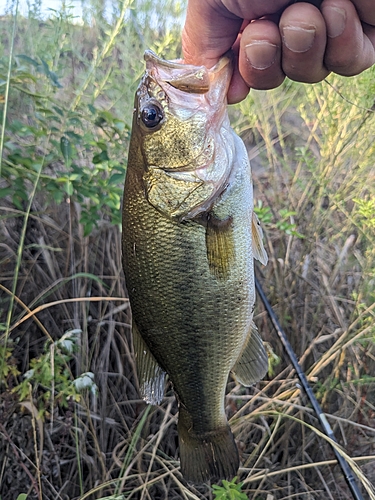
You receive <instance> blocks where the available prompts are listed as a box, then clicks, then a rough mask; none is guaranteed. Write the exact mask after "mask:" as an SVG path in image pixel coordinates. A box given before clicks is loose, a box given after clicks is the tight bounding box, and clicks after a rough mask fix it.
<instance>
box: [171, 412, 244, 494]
mask: <svg viewBox="0 0 375 500" xmlns="http://www.w3.org/2000/svg"><path fill="white" fill-rule="evenodd" d="M178 435H179V443H180V459H181V472H182V475H183V476H184V478H185V479H186V481H188V482H191V483H194V484H201V483H204V482H206V481H209V480H210V479H211V480H212V481H215V482H217V481H219V480H220V479H232V478H233V477H234V476H235V475H236V474H237V471H238V467H239V457H238V450H237V446H236V443H235V442H234V437H233V434H232V431H231V430H230V428H229V425H226V426H225V427H220V428H219V429H215V430H213V431H210V432H206V433H204V434H193V433H192V432H191V431H190V432H189V430H188V428H187V427H186V426H185V425H184V424H183V423H182V419H181V407H180V417H179V422H178Z"/></svg>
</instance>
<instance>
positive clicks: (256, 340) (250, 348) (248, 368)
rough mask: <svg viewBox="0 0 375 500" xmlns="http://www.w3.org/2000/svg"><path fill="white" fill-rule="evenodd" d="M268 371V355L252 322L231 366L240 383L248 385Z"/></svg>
mask: <svg viewBox="0 0 375 500" xmlns="http://www.w3.org/2000/svg"><path fill="white" fill-rule="evenodd" d="M267 371H268V356H267V352H266V350H265V348H264V345H263V341H262V339H261V336H260V335H259V333H258V329H257V327H256V326H255V324H254V323H253V322H251V327H250V331H249V334H248V337H247V340H246V343H245V345H244V347H243V349H242V352H241V354H240V356H239V358H238V360H237V361H236V363H235V365H234V367H233V368H232V373H233V374H234V376H235V377H236V379H237V380H238V382H240V384H242V385H244V386H246V387H248V386H250V385H252V384H254V383H255V382H258V380H261V379H262V378H263V377H264V376H265V375H266V373H267Z"/></svg>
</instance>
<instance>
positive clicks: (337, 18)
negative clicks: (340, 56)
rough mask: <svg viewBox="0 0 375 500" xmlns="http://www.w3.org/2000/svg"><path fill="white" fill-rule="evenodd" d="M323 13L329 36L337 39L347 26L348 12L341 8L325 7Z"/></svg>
mask: <svg viewBox="0 0 375 500" xmlns="http://www.w3.org/2000/svg"><path fill="white" fill-rule="evenodd" d="M322 12H323V15H324V19H325V22H326V26H327V35H328V36H329V37H330V38H336V37H337V36H339V35H341V34H342V33H343V31H344V29H345V26H346V12H345V10H344V9H340V8H339V7H323V8H322Z"/></svg>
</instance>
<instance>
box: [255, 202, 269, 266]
mask: <svg viewBox="0 0 375 500" xmlns="http://www.w3.org/2000/svg"><path fill="white" fill-rule="evenodd" d="M251 232H252V236H253V254H254V259H257V260H259V262H261V263H262V264H263V265H264V266H265V265H266V264H267V262H268V255H267V252H266V250H265V248H264V245H263V231H262V227H261V225H260V222H259V219H258V216H257V214H256V213H255V212H254V211H253V218H252V221H251Z"/></svg>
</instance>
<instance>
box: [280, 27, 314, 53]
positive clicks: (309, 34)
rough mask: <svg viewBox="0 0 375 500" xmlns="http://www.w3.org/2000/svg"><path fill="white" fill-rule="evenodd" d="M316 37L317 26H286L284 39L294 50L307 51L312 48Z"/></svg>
mask: <svg viewBox="0 0 375 500" xmlns="http://www.w3.org/2000/svg"><path fill="white" fill-rule="evenodd" d="M314 39H315V26H310V27H308V28H305V27H302V26H285V27H284V28H283V40H284V43H285V45H286V46H287V47H288V49H289V50H291V51H292V52H307V51H308V50H309V49H311V47H312V45H313V43H314Z"/></svg>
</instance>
